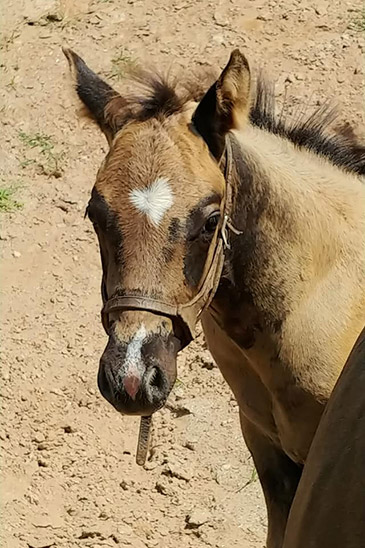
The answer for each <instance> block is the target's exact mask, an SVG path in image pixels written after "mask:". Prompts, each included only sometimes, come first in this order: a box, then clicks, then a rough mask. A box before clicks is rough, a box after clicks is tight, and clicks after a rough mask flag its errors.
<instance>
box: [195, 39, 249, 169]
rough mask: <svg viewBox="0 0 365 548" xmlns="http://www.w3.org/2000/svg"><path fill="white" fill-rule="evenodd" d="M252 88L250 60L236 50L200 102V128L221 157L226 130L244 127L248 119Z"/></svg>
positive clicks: (198, 129)
mask: <svg viewBox="0 0 365 548" xmlns="http://www.w3.org/2000/svg"><path fill="white" fill-rule="evenodd" d="M250 89H251V74H250V68H249V65H248V62H247V59H246V57H245V56H244V55H243V54H242V53H241V52H240V51H239V50H238V49H236V50H234V51H233V52H232V53H231V56H230V59H229V61H228V64H227V66H226V67H225V69H224V70H223V72H222V74H221V75H220V77H219V78H218V80H217V81H216V82H215V83H214V84H213V85H212V86H211V87H210V89H209V90H208V91H207V93H206V94H205V95H204V97H203V99H202V100H201V101H200V103H199V105H198V107H197V109H196V111H195V113H194V115H193V119H192V121H193V124H194V126H195V128H196V130H197V131H198V132H199V133H200V135H201V136H202V137H203V139H204V140H205V142H206V143H207V145H208V147H209V149H210V151H211V153H212V154H213V156H214V157H215V158H217V159H219V158H220V157H221V155H222V153H223V150H224V140H225V135H226V133H228V131H230V130H231V129H240V128H242V127H243V126H244V124H245V123H246V121H247V119H248V116H249V111H250Z"/></svg>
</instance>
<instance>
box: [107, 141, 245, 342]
mask: <svg viewBox="0 0 365 548" xmlns="http://www.w3.org/2000/svg"><path fill="white" fill-rule="evenodd" d="M223 157H224V160H225V166H224V178H225V182H226V185H225V193H224V196H223V199H222V201H221V207H220V210H221V214H220V218H219V222H218V225H217V227H216V229H215V233H214V236H213V238H212V241H211V243H210V246H209V250H208V255H207V259H206V261H205V265H204V269H203V274H202V277H201V279H200V282H199V286H198V287H199V290H198V293H197V294H196V295H195V296H194V297H193V298H192V299H191V300H190V301H188V302H187V303H183V304H172V303H169V302H164V301H161V300H159V299H153V298H151V297H148V296H138V295H122V296H118V295H115V296H114V297H111V298H110V299H109V300H107V299H106V295H105V294H104V293H105V292H104V291H103V300H104V306H103V309H102V311H101V320H102V323H103V326H104V329H105V331H106V333H107V334H109V328H110V322H109V314H110V313H111V312H122V311H124V310H145V311H149V312H152V313H154V314H157V315H160V316H167V317H170V318H171V319H172V320H173V322H175V323H176V322H177V323H178V324H179V327H180V329H181V330H182V337H181V338H182V339H183V340H182V341H181V343H182V346H183V347H184V346H186V345H187V344H189V342H190V341H191V340H192V339H193V338H194V332H195V326H196V323H197V320H198V319H199V317H200V316H201V314H202V313H203V312H204V311H205V310H206V309H207V308H208V306H209V305H210V303H211V302H212V300H213V298H214V295H215V293H216V291H217V289H218V285H219V281H220V278H221V275H222V270H223V264H224V248H229V242H228V234H227V231H228V229H230V230H231V231H232V232H234V233H235V234H240V232H239V231H238V230H237V229H235V228H234V227H233V226H232V223H231V221H230V213H231V208H232V181H231V175H232V164H233V158H232V144H231V141H230V139H229V137H228V136H226V142H225V150H224V153H223V156H222V158H223Z"/></svg>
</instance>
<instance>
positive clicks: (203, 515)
mask: <svg viewBox="0 0 365 548" xmlns="http://www.w3.org/2000/svg"><path fill="white" fill-rule="evenodd" d="M210 519H211V515H210V514H209V512H208V511H207V510H205V509H204V508H194V509H193V510H192V512H191V513H190V514H188V515H187V516H186V518H185V522H186V526H187V528H188V529H197V528H198V527H201V526H202V525H204V524H205V523H207V522H208V521H210Z"/></svg>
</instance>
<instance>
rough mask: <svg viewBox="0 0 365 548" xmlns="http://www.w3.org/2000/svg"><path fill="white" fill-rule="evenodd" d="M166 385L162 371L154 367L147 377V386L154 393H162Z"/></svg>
mask: <svg viewBox="0 0 365 548" xmlns="http://www.w3.org/2000/svg"><path fill="white" fill-rule="evenodd" d="M164 385H165V380H164V377H163V374H162V372H161V370H160V369H159V368H158V367H152V368H151V369H150V370H149V371H148V372H147V375H146V386H147V387H148V389H150V390H151V389H152V391H153V392H160V391H161V390H163V388H164Z"/></svg>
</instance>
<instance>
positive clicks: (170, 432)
mask: <svg viewBox="0 0 365 548" xmlns="http://www.w3.org/2000/svg"><path fill="white" fill-rule="evenodd" d="M1 11H2V14H1V19H0V20H1V27H2V28H1V34H2V35H1V44H0V47H1V49H0V54H1V60H0V68H1V91H0V97H1V104H0V112H1V123H2V146H1V150H0V187H1V189H3V188H8V187H11V188H12V189H13V191H14V192H15V194H14V195H13V197H12V198H9V201H8V202H7V204H8V206H9V207H11V206H13V211H11V212H4V211H0V216H1V230H0V239H1V256H2V261H1V262H2V272H1V282H2V320H3V321H2V367H1V411H2V413H1V415H2V427H1V433H0V443H1V454H2V486H1V502H2V507H1V512H2V517H1V523H2V531H1V534H2V539H1V546H2V548H46V547H51V546H52V547H53V546H55V547H90V548H91V547H92V548H96V547H102V546H109V547H114V546H120V547H128V548H144V547H148V548H153V547H155V546H158V547H162V548H187V547H198V546H202V547H203V546H213V547H217V548H224V547H230V548H231V547H234V546H239V547H240V548H245V547H246V548H262V547H263V546H264V545H265V534H266V513H265V507H264V500H263V497H262V494H261V491H260V486H259V482H258V480H257V477H256V473H255V470H254V466H253V463H252V459H251V458H250V455H249V453H248V451H247V449H246V448H245V446H244V443H243V441H242V439H241V434H240V430H239V424H238V416H237V406H236V404H235V402H234V400H233V398H232V397H231V395H230V391H229V389H228V388H227V386H226V385H225V383H224V382H223V379H222V378H221V375H220V373H219V370H218V369H217V367H216V366H215V365H214V364H213V362H212V360H211V358H210V356H209V353H208V352H207V350H206V349H205V348H204V341H203V338H202V335H200V336H199V337H198V339H197V341H196V342H194V343H193V344H192V345H191V346H190V347H189V348H188V349H186V350H185V351H184V352H183V353H182V355H181V356H180V357H179V363H178V375H179V381H178V383H177V385H176V388H175V389H174V392H173V395H172V396H171V398H170V400H169V405H168V406H167V408H165V409H164V410H163V411H162V412H160V413H158V414H157V415H156V419H155V428H154V437H153V456H152V458H151V460H150V461H149V462H148V464H147V466H146V469H143V468H139V467H137V465H136V464H135V448H136V441H137V430H138V419H136V418H128V417H123V416H119V415H118V414H117V413H116V412H115V411H114V410H113V409H112V408H111V407H110V406H109V404H107V403H106V401H104V399H103V398H102V396H101V395H100V394H99V392H98V389H97V386H96V373H97V367H98V359H99V356H100V354H101V352H102V350H103V347H104V345H105V342H106V341H105V335H104V332H103V330H102V327H101V324H100V321H99V319H100V318H99V311H100V294H99V287H100V264H99V255H98V249H97V243H96V239H95V237H94V234H93V231H92V229H91V226H90V225H89V223H88V222H87V221H85V220H84V219H83V213H84V209H85V205H86V203H87V200H88V196H89V192H90V189H91V187H92V184H93V181H94V177H95V173H96V169H97V167H98V165H99V163H100V162H101V160H102V158H103V155H104V154H105V152H106V143H105V141H104V138H103V137H102V136H101V135H100V134H99V132H98V131H97V129H96V128H95V127H94V126H93V125H92V124H91V123H90V122H88V121H87V120H85V119H84V118H80V116H79V115H78V104H77V101H76V97H75V95H74V94H73V92H72V90H71V82H70V79H69V75H68V67H67V63H66V60H65V58H64V57H63V55H62V53H61V45H62V44H67V45H68V46H70V47H72V48H74V49H75V50H76V51H77V52H78V53H80V54H81V55H82V56H83V57H84V58H85V59H86V60H87V61H88V63H89V64H90V65H91V66H92V67H93V68H94V69H95V70H96V71H98V72H100V73H101V74H102V75H103V76H104V77H106V78H108V79H109V81H110V82H111V83H112V84H113V85H114V86H115V87H118V85H120V83H121V82H120V79H121V78H122V76H123V71H124V69H125V67H126V65H130V64H132V63H136V62H139V63H144V62H146V63H148V64H151V63H152V64H155V65H156V66H158V67H161V66H163V67H169V66H173V68H176V67H180V66H181V67H185V68H188V69H189V67H191V66H192V64H195V65H201V66H207V67H208V68H210V67H222V66H223V65H224V64H225V62H226V61H227V59H228V56H229V53H230V51H231V49H233V48H234V47H239V48H241V49H242V51H244V52H245V53H246V54H247V56H248V57H249V59H250V61H251V65H252V66H253V67H259V66H261V67H264V68H265V69H266V71H267V73H268V75H269V76H270V77H271V78H272V79H273V80H274V81H275V82H276V84H277V90H278V96H279V98H281V99H282V98H283V97H284V95H285V94H286V95H287V96H288V97H290V98H292V99H290V100H291V103H292V104H293V105H297V106H299V108H300V109H307V108H312V107H313V106H315V105H316V104H318V103H319V102H320V101H322V100H323V99H324V98H327V97H328V98H330V99H331V100H333V101H334V102H336V103H338V104H339V106H340V107H341V109H342V111H343V113H344V114H343V118H344V119H348V120H350V121H351V122H354V123H355V125H356V126H357V127H359V126H360V125H361V122H362V120H361V115H360V113H363V109H362V104H361V102H362V89H363V88H362V84H363V74H364V68H363V63H362V61H363V58H362V54H363V52H364V40H363V33H362V30H364V19H363V18H362V15H361V2H360V0H355V1H354V0H331V1H323V0H320V1H317V2H316V1H314V0H295V1H294V0H291V1H290V0H281V1H279V0H224V1H220V2H219V1H218V2H211V1H209V0H195V1H193V0H172V1H171V3H168V2H166V1H164V0H145V1H143V0H125V1H124V2H121V1H117V0H94V1H87V0H79V1H76V0H75V1H74V2H71V1H70V2H67V1H64V2H61V3H58V2H55V1H52V0H17V1H16V2H15V1H12V0H3V2H1ZM11 200H13V203H11ZM18 202H21V204H19V203H18ZM1 203H2V202H1ZM1 203H0V206H1ZM17 205H22V208H18V207H17ZM5 208H6V206H5ZM2 209H4V208H2Z"/></svg>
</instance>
